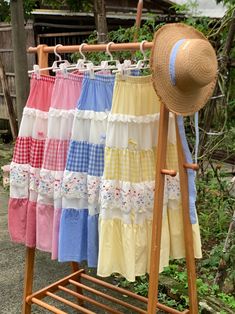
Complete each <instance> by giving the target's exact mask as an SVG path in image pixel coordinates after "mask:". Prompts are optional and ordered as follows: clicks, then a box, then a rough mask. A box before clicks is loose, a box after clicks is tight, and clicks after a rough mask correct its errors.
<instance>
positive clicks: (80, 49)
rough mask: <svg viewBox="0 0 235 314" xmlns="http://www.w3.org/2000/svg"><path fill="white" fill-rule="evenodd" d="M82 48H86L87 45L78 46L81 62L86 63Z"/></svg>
mask: <svg viewBox="0 0 235 314" xmlns="http://www.w3.org/2000/svg"><path fill="white" fill-rule="evenodd" d="M84 46H87V44H86V43H83V44H81V45H80V46H79V53H80V55H81V56H82V58H83V61H86V56H85V55H84V53H83V52H82V48H83V47H84Z"/></svg>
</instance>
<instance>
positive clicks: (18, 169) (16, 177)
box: [10, 162, 29, 187]
mask: <svg viewBox="0 0 235 314" xmlns="http://www.w3.org/2000/svg"><path fill="white" fill-rule="evenodd" d="M28 182H29V165H28V164H17V163H14V162H12V163H11V164H10V185H14V186H19V187H24V186H27V185H28Z"/></svg>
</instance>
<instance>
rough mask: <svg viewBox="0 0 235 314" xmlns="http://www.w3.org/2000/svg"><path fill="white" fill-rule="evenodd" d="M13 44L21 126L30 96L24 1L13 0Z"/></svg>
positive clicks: (18, 112) (17, 103)
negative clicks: (24, 109)
mask: <svg viewBox="0 0 235 314" xmlns="http://www.w3.org/2000/svg"><path fill="white" fill-rule="evenodd" d="M10 7H11V24H12V44H13V49H14V69H15V84H16V108H17V117H18V123H19V124H20V121H21V118H22V113H23V108H24V106H25V104H26V101H27V98H28V94H29V80H28V73H27V71H28V65H27V55H26V35H25V28H24V11H23V1H22V0H11V1H10Z"/></svg>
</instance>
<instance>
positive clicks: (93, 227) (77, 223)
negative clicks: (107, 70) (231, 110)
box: [58, 74, 114, 267]
mask: <svg viewBox="0 0 235 314" xmlns="http://www.w3.org/2000/svg"><path fill="white" fill-rule="evenodd" d="M113 86H114V76H113V75H107V76H106V75H99V74H95V77H94V79H91V78H90V77H89V75H87V76H85V78H84V80H83V86H82V93H81V97H80V99H79V101H78V106H77V113H76V119H74V124H73V129H72V140H71V141H70V145H69V152H68V158H67V163H66V171H65V173H64V178H63V195H64V198H63V204H66V208H63V209H62V216H61V220H60V240H59V254H58V256H59V261H71V260H73V261H78V262H81V261H82V260H87V263H88V266H89V267H96V265H97V255H98V214H97V213H98V212H99V205H98V196H99V182H100V176H101V175H102V174H103V169H104V141H105V133H106V127H107V116H108V112H109V111H110V109H111V103H112V94H113ZM79 112H82V114H81V115H79ZM96 113H99V114H98V115H96ZM102 113H104V114H103V115H102ZM100 116H102V120H100ZM80 130H81V131H80ZM78 132H80V133H79V140H78V138H77V133H78ZM95 138H98V139H99V142H98V143H97V142H95ZM75 139H77V140H75ZM80 204H82V207H81V205H80ZM74 207H75V208H74Z"/></svg>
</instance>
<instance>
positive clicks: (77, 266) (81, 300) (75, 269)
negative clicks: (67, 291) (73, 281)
mask: <svg viewBox="0 0 235 314" xmlns="http://www.w3.org/2000/svg"><path fill="white" fill-rule="evenodd" d="M71 266H72V270H73V272H74V273H75V272H76V271H78V270H79V264H78V263H77V262H71ZM77 281H78V282H79V283H81V276H77ZM76 292H77V293H78V294H83V289H82V288H81V287H78V286H76ZM77 301H78V304H79V305H81V306H83V305H84V302H83V299H80V298H78V299H77Z"/></svg>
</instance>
